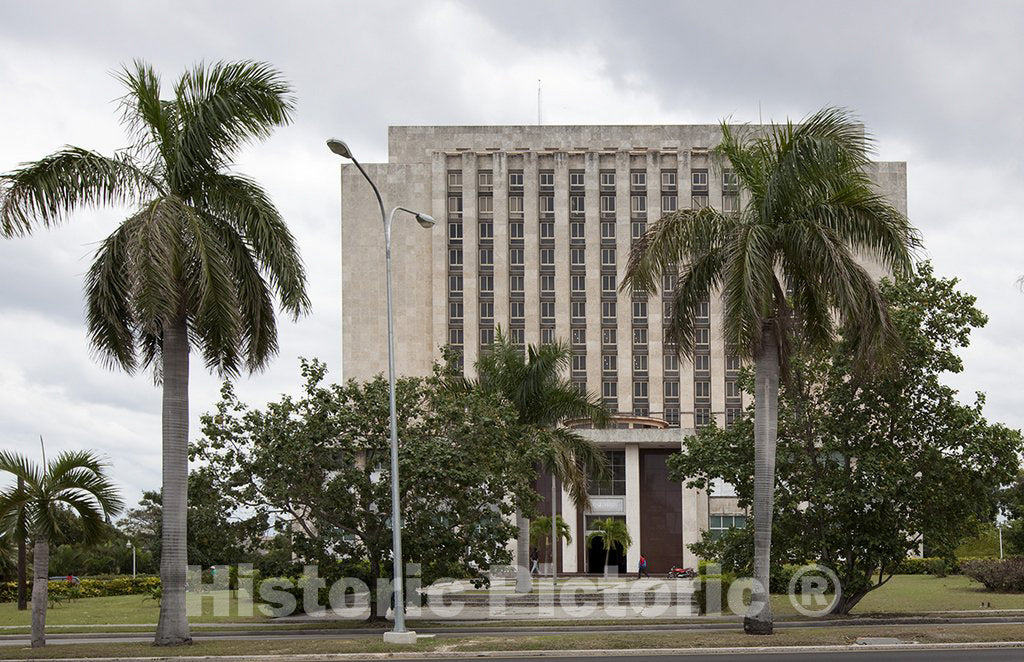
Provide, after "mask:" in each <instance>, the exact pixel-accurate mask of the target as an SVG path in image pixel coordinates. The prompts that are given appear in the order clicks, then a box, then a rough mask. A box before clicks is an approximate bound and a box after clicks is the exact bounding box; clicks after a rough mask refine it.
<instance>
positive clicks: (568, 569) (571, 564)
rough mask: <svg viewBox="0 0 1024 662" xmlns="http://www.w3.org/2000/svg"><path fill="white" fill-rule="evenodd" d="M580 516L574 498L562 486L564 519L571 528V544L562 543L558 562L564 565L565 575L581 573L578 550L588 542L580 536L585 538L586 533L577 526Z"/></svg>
mask: <svg viewBox="0 0 1024 662" xmlns="http://www.w3.org/2000/svg"><path fill="white" fill-rule="evenodd" d="M578 516H579V515H578V514H577V511H576V503H575V502H574V501H573V500H572V496H571V495H570V494H569V493H568V492H567V491H566V490H565V486H564V485H563V486H562V519H563V520H565V523H566V524H567V525H568V526H569V538H570V541H571V542H565V540H562V541H561V548H562V549H561V551H560V552H559V556H558V560H559V562H561V564H562V572H563V573H573V572H579V565H578V564H577V562H576V561H577V559H576V550H577V549H579V547H578V546H579V545H586V544H587V541H586V540H581V539H580V536H585V535H586V532H585V531H579V530H578V529H579V527H578V526H576V518H577V517H578Z"/></svg>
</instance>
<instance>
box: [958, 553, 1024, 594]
mask: <svg viewBox="0 0 1024 662" xmlns="http://www.w3.org/2000/svg"><path fill="white" fill-rule="evenodd" d="M962 565H963V573H964V574H965V575H967V576H968V577H970V578H971V579H973V580H974V581H976V582H981V583H982V584H984V585H985V588H987V589H988V590H990V591H1004V592H1021V591H1024V559H1003V560H998V559H990V560H978V561H965V562H964V563H963V564H962Z"/></svg>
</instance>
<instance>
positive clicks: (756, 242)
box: [624, 108, 918, 634]
mask: <svg viewBox="0 0 1024 662" xmlns="http://www.w3.org/2000/svg"><path fill="white" fill-rule="evenodd" d="M870 151H871V140H870V138H868V137H867V136H866V135H865V134H864V131H863V127H862V126H861V125H859V124H857V123H856V122H855V121H854V120H853V119H852V117H851V116H850V115H849V114H848V113H847V112H845V111H843V110H838V109H834V108H826V109H823V110H820V111H818V112H817V113H814V114H813V115H811V116H810V117H808V118H806V119H805V120H804V121H803V122H801V123H800V124H796V125H794V124H793V123H791V122H787V123H786V124H782V125H775V124H773V125H771V126H769V127H767V128H766V129H765V130H764V131H763V132H752V131H747V130H744V129H742V128H736V127H732V126H730V125H728V124H727V123H724V122H723V124H722V141H721V143H720V144H719V146H718V147H717V148H716V149H715V152H716V156H717V158H719V159H720V160H725V161H727V162H728V164H729V167H731V168H732V172H733V173H735V177H736V184H737V190H738V191H740V190H742V192H743V194H744V196H745V199H746V202H745V204H743V205H742V207H741V209H740V211H739V212H737V213H731V212H723V211H719V210H717V209H713V208H711V207H706V208H701V209H683V210H680V211H677V212H673V213H671V214H667V215H666V216H664V217H662V218H661V219H660V220H659V221H657V222H656V223H654V224H653V225H652V226H651V227H650V229H649V230H648V231H647V233H646V234H645V235H644V236H643V237H642V238H641V240H640V241H639V242H637V243H636V244H635V245H634V247H633V249H632V252H631V255H630V259H629V265H628V268H627V273H626V278H625V279H624V287H626V288H630V289H632V290H633V291H645V292H646V291H655V290H656V289H657V288H658V287H660V285H661V283H662V276H663V275H665V274H674V275H676V276H677V286H676V288H675V291H674V292H673V293H672V314H671V317H670V320H669V327H668V339H669V340H670V341H671V342H673V343H674V344H675V345H676V346H677V347H678V348H679V351H680V352H681V353H682V354H683V355H684V356H687V357H689V356H692V354H693V346H694V326H693V324H694V322H693V320H694V318H695V317H696V315H695V313H696V312H697V309H698V307H699V306H700V305H701V304H702V302H703V301H704V299H705V298H706V297H707V296H708V295H709V293H710V292H721V297H722V301H723V305H724V311H723V320H724V321H723V324H724V328H723V333H724V336H725V342H726V344H727V345H728V346H730V347H733V348H735V350H736V351H737V352H739V353H740V354H741V355H746V356H748V357H752V358H753V360H754V373H755V375H754V376H755V379H754V383H755V385H756V386H755V389H754V391H755V392H754V400H755V402H756V413H755V417H754V419H755V426H754V433H755V437H756V443H755V449H756V462H755V467H754V468H755V472H756V474H755V476H756V477H755V485H756V495H755V497H754V499H753V511H754V513H753V514H754V518H753V520H754V540H755V548H756V552H755V556H754V579H755V580H756V581H757V582H759V583H760V586H761V587H762V589H759V588H758V587H757V586H755V594H754V596H753V599H752V600H751V607H750V611H749V612H748V614H747V616H746V618H745V619H744V622H743V625H744V630H745V631H746V632H748V633H750V634H770V633H771V632H772V613H771V602H770V601H769V600H768V596H767V594H766V592H767V587H768V584H769V566H770V552H771V535H772V512H773V506H772V503H773V493H774V488H775V461H776V453H775V446H776V430H777V426H778V402H777V399H778V383H779V377H780V372H781V371H783V369H784V368H785V367H786V357H787V355H788V353H789V349H790V343H791V339H792V338H793V337H794V335H796V336H799V337H800V338H802V339H803V342H806V343H809V344H811V345H816V346H819V347H820V346H827V345H828V344H829V343H831V342H832V340H833V339H834V336H835V332H836V326H837V322H838V326H839V327H840V328H841V329H842V330H843V332H844V334H845V337H846V339H847V341H848V343H847V344H848V347H849V349H850V350H851V351H852V352H853V355H854V356H856V357H857V358H858V359H860V360H862V362H864V363H865V364H867V363H870V362H871V361H872V360H873V359H875V358H877V357H879V356H881V352H882V351H883V350H884V348H885V347H886V346H887V345H888V344H890V343H889V341H890V340H891V339H892V328H891V324H890V322H889V319H888V316H887V313H886V307H885V304H884V301H883V300H882V297H881V295H880V293H879V290H878V287H877V285H876V283H875V281H874V279H873V278H872V276H871V274H870V273H869V272H868V270H867V269H866V268H865V267H864V266H863V265H862V262H861V260H862V259H864V258H867V259H869V260H874V261H876V262H877V264H878V266H879V267H880V268H881V269H882V270H883V271H888V272H890V273H895V274H902V273H906V272H907V271H908V270H909V269H910V267H911V262H912V251H913V250H914V247H915V246H916V245H917V243H918V239H917V235H916V233H915V231H914V230H913V229H912V228H911V226H910V224H909V222H908V221H907V219H906V218H905V217H904V216H903V214H901V213H900V212H899V211H898V210H897V209H896V208H894V207H893V206H892V205H891V204H890V203H889V202H887V201H886V200H885V198H884V197H883V196H882V195H881V194H880V193H879V192H878V191H877V190H876V187H875V186H874V184H873V183H872V182H871V180H870V178H869V177H868V174H867V167H868V165H869V155H870Z"/></svg>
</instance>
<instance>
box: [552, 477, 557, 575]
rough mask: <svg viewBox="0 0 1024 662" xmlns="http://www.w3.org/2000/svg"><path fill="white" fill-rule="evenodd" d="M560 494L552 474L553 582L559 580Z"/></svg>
mask: <svg viewBox="0 0 1024 662" xmlns="http://www.w3.org/2000/svg"><path fill="white" fill-rule="evenodd" d="M557 493H558V485H557V483H556V479H555V474H554V472H552V473H551V581H556V580H557V579H558V502H557V501H555V498H556V496H555V495H556V494H557Z"/></svg>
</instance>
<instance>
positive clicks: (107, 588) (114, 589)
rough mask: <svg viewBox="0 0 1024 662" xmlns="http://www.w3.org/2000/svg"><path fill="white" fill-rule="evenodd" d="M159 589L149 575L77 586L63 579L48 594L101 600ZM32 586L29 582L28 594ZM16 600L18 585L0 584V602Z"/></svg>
mask: <svg viewBox="0 0 1024 662" xmlns="http://www.w3.org/2000/svg"><path fill="white" fill-rule="evenodd" d="M159 587H160V578H159V577H154V576H150V575H146V576H139V577H115V578H113V579H83V580H81V582H80V583H79V584H78V585H77V586H72V585H71V584H68V583H67V582H66V581H65V580H63V579H55V580H52V581H51V582H50V586H49V593H50V595H51V596H53V597H54V598H56V599H58V600H59V599H76V598H102V597H107V596H110V595H152V594H153V592H154V591H155V590H156V589H158V588H159ZM31 592H32V584H31V582H29V594H30V595H31ZM17 599H18V583H17V582H3V583H2V584H0V602H14V601H15V600H17Z"/></svg>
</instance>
